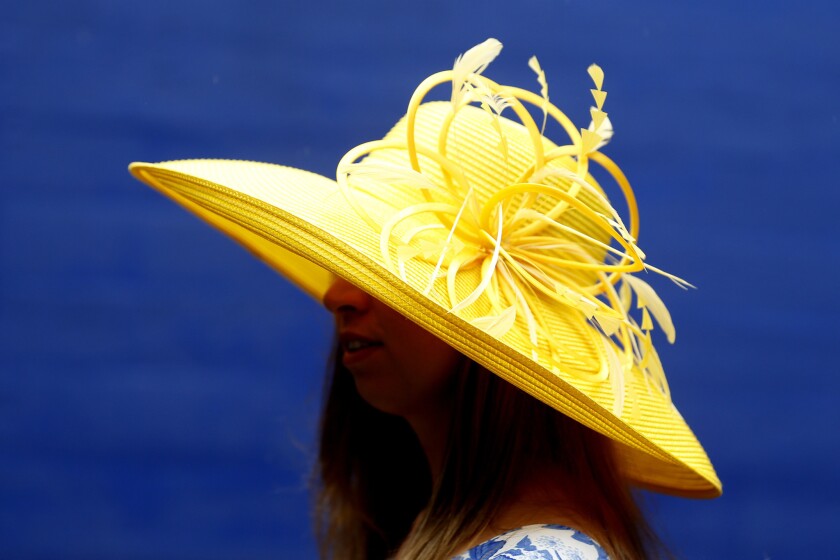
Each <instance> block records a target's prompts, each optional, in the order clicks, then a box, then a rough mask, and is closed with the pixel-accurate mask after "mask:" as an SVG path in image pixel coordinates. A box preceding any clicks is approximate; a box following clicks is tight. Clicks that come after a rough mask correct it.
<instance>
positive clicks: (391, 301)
mask: <svg viewBox="0 0 840 560" xmlns="http://www.w3.org/2000/svg"><path fill="white" fill-rule="evenodd" d="M129 169H130V171H131V173H132V174H133V175H134V176H135V177H136V178H137V179H139V180H140V181H142V182H144V183H147V184H149V185H150V186H152V187H154V188H155V189H157V190H159V191H160V192H162V193H163V194H165V195H166V196H168V197H170V198H172V199H173V200H175V201H176V202H177V203H179V204H181V205H182V206H184V207H185V208H187V209H188V210H190V211H191V212H193V213H195V214H197V215H198V216H200V217H201V218H203V219H204V220H206V221H207V222H209V223H210V224H212V225H213V226H215V227H216V228H218V229H220V230H221V231H223V232H225V233H227V234H228V235H230V236H231V237H233V238H234V239H235V240H237V241H238V242H239V243H241V244H242V245H243V246H245V247H246V248H247V249H248V250H250V251H251V252H252V253H253V254H255V255H256V256H257V257H258V258H260V259H262V260H263V261H265V262H266V263H267V264H268V265H269V266H271V267H272V268H274V269H275V270H277V271H278V272H280V273H281V274H282V275H284V276H285V277H287V278H288V279H289V280H290V281H292V282H293V283H295V284H296V285H298V286H299V287H300V288H302V289H303V290H304V291H305V292H307V293H308V294H310V295H311V296H312V297H314V298H316V299H318V300H320V299H321V298H322V296H323V294H324V292H325V291H326V289H327V288H328V287H329V285H330V283H331V281H332V278H333V276H332V275H336V276H339V277H341V278H344V279H345V280H347V281H348V282H351V283H352V284H354V285H356V286H358V287H359V288H360V289H362V290H364V291H366V292H367V293H370V294H373V295H375V297H376V298H377V299H379V300H381V301H382V302H383V303H385V304H386V305H389V306H390V307H392V308H393V309H395V310H396V311H398V312H400V313H401V314H403V315H405V316H406V317H408V318H410V319H411V320H412V321H414V322H416V323H417V324H418V325H420V326H421V327H422V328H424V329H426V330H427V331H429V332H431V333H432V334H434V335H436V336H437V337H439V338H440V339H441V340H443V341H445V342H446V343H448V344H449V345H451V346H452V347H453V348H455V349H457V350H458V351H460V352H462V353H463V354H464V355H466V356H468V357H469V358H471V359H473V360H475V361H476V362H477V363H479V364H481V365H483V366H484V367H486V368H488V369H489V370H491V371H493V372H494V373H496V374H497V375H499V376H500V377H502V378H503V379H505V380H506V381H508V382H510V383H512V384H513V385H515V386H516V387H518V388H520V389H522V390H524V391H526V392H527V393H529V394H531V395H532V396H534V397H536V398H538V399H539V400H541V401H543V402H545V403H546V404H548V405H549V406H552V407H553V408H555V409H557V410H559V411H560V412H562V413H564V414H566V415H568V416H569V417H571V418H573V419H575V420H577V421H579V422H581V423H583V424H584V425H586V426H589V427H590V428H592V429H594V430H596V431H598V432H600V433H602V434H604V435H606V436H608V437H610V438H611V439H613V440H614V441H616V442H618V444H619V455H620V462H621V466H622V468H623V470H624V472H625V474H626V476H627V477H628V478H630V479H631V480H633V481H634V482H635V483H636V484H638V485H639V486H642V487H646V488H649V489H652V490H656V491H659V492H665V493H670V494H675V495H680V496H686V497H695V498H712V497H716V496H719V495H720V493H721V483H720V481H719V479H718V478H717V476H716V474H715V472H714V469H713V468H712V466H711V464H710V462H709V460H708V457H707V456H706V453H705V452H704V451H703V448H702V447H701V446H700V444H699V442H698V441H697V439H696V438H695V436H694V434H693V433H692V432H691V430H690V428H689V427H688V426H687V425H686V423H685V422H684V421H683V419H682V417H681V416H680V414H679V413H678V412H677V410H676V409H675V408H674V407H673V405H672V404H671V403H670V400H667V399H663V398H661V397H660V396H658V395H656V394H651V391H650V388H645V387H637V388H635V389H634V394H636V395H637V400H638V402H637V404H636V406H634V408H633V410H628V411H627V414H628V415H629V416H631V417H632V418H630V419H629V420H627V419H622V418H618V417H616V416H615V415H614V414H613V413H612V411H611V410H610V409H609V407H607V406H605V405H603V404H601V403H599V402H598V401H597V400H595V399H594V398H592V397H590V396H589V395H588V394H587V393H589V394H595V393H597V391H596V390H594V388H593V390H592V391H589V390H586V391H585V390H582V389H581V386H582V385H581V381H580V380H567V379H564V378H563V376H561V375H558V374H557V373H555V372H552V371H549V370H548V369H546V368H544V367H542V366H540V365H539V364H537V363H536V362H534V361H532V360H530V359H527V357H525V356H523V355H522V353H520V352H518V351H516V350H515V349H513V348H511V347H510V346H508V345H506V344H504V343H503V342H501V341H500V340H498V339H496V338H494V337H492V336H490V335H489V334H487V333H486V332H484V331H483V330H481V329H479V328H477V327H475V326H473V325H472V324H470V323H469V322H468V321H466V320H464V319H462V318H460V317H459V316H457V315H456V314H454V313H451V312H450V311H449V310H448V309H447V308H445V307H443V306H441V305H439V304H438V303H436V302H435V301H433V300H432V299H430V298H429V297H427V296H425V295H423V293H421V292H420V291H418V290H416V289H415V288H413V287H411V286H410V285H408V284H407V283H405V282H403V281H401V280H400V278H398V277H397V276H395V275H394V274H393V273H392V272H390V271H389V270H387V269H386V268H385V267H383V266H382V265H381V264H380V263H379V262H377V261H376V259H375V258H373V257H372V255H375V254H376V247H377V244H378V240H377V239H376V237H377V236H376V234H375V233H374V232H371V231H366V225H365V224H364V223H363V222H362V221H361V220H355V221H354V220H348V219H346V214H347V211H346V205H345V204H344V203H343V201H342V194H341V192H340V191H339V189H338V186H337V184H336V182H335V181H332V180H331V179H328V178H325V177H323V176H320V175H317V174H314V173H310V172H307V171H302V170H299V169H294V168H289V167H283V166H279V165H272V164H266V163H256V162H246V161H232V160H182V161H171V162H164V163H158V164H151V163H133V164H131V166H130V167H129ZM339 215H340V216H342V219H337V216H339ZM372 247H373V248H372ZM573 381H574V382H573ZM631 424H632V425H631Z"/></svg>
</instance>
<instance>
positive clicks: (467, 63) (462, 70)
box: [452, 39, 502, 110]
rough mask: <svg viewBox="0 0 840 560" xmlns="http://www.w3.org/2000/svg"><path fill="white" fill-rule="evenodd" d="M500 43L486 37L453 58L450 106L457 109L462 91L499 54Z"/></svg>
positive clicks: (468, 86)
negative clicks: (481, 41)
mask: <svg viewBox="0 0 840 560" xmlns="http://www.w3.org/2000/svg"><path fill="white" fill-rule="evenodd" d="M501 51H502V44H501V43H500V42H499V41H497V40H496V39H487V40H486V41H484V42H483V43H481V44H479V45H476V46H474V47H473V48H471V49H470V50H468V51H467V52H465V53H464V54H462V55H461V56H459V57H458V58H457V59H456V60H455V64H454V65H453V66H452V107H453V108H454V109H456V110H457V109H459V108H460V107H461V102H462V100H463V96H464V92H465V91H467V90H468V89H469V88H470V87H471V83H472V78H473V77H474V76H476V75H479V74H481V73H482V72H484V69H485V68H487V66H488V65H489V64H490V63H491V62H493V60H494V59H495V58H496V57H497V56H499V53H500V52H501Z"/></svg>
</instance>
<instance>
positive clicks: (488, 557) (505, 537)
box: [452, 525, 609, 560]
mask: <svg viewBox="0 0 840 560" xmlns="http://www.w3.org/2000/svg"><path fill="white" fill-rule="evenodd" d="M452 560H609V557H608V556H607V553H606V552H605V551H604V549H603V548H601V546H600V545H599V544H598V543H596V542H595V541H594V540H592V538H591V537H589V536H588V535H586V534H584V533H581V532H580V531H577V530H575V529H571V528H569V527H565V526H563V525H526V526H525V527H520V528H519V529H513V530H511V531H508V532H506V533H502V534H501V535H498V536H496V537H493V538H492V539H490V540H489V541H485V542H483V543H481V544H480V545H478V546H474V547H473V548H471V549H469V550H468V551H466V552H465V553H463V554H460V555H458V556H456V557H454V558H453V559H452Z"/></svg>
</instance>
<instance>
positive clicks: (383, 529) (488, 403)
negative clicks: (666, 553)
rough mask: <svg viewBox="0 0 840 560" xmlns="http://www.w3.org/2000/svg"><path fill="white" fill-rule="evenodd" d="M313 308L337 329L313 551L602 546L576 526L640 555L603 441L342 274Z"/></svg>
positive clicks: (381, 554)
mask: <svg viewBox="0 0 840 560" xmlns="http://www.w3.org/2000/svg"><path fill="white" fill-rule="evenodd" d="M324 304H325V305H326V307H327V309H329V310H330V312H332V313H333V314H334V315H335V318H336V325H337V329H338V338H339V347H338V352H337V354H336V363H335V370H334V374H333V378H332V384H331V386H330V388H329V396H328V401H327V405H326V410H325V415H324V420H323V432H322V439H321V462H320V473H319V475H320V479H321V481H322V483H323V486H322V489H321V496H320V503H319V506H320V512H321V513H322V515H323V519H321V521H322V523H323V524H324V526H323V527H322V537H323V538H322V539H321V543H322V547H323V549H324V550H323V552H324V556H325V557H330V556H332V555H333V554H334V556H335V557H336V558H385V557H387V554H388V553H389V552H391V551H394V550H397V549H398V548H399V549H400V553H399V554H398V555H397V556H398V557H402V558H448V557H451V556H453V555H454V553H455V552H460V551H463V550H466V549H467V548H470V547H473V546H476V545H477V548H475V549H473V555H472V556H470V553H466V556H464V558H489V557H490V556H486V555H483V553H484V551H487V552H492V551H494V550H495V551H497V552H498V549H500V548H501V547H502V546H503V545H504V544H507V541H508V540H509V541H511V542H510V544H509V545H508V546H507V547H506V548H505V551H506V552H507V553H508V554H510V553H511V550H512V549H514V547H516V545H518V544H520V542H521V541H522V540H523V539H524V538H526V537H529V540H530V541H538V544H534V543H533V542H532V543H531V546H538V547H542V546H549V547H552V548H551V550H555V549H556V550H557V551H560V549H559V548H556V547H558V546H563V547H568V548H569V549H570V550H567V552H570V551H572V550H575V551H578V550H579V551H580V552H582V553H585V552H587V551H588V552H599V551H602V549H601V548H600V546H598V545H595V544H594V543H593V542H592V541H591V540H589V539H587V538H586V537H585V535H593V536H595V535H597V542H599V543H601V544H603V545H604V546H605V547H606V548H607V549H609V550H611V551H612V554H611V555H610V557H611V558H647V557H650V555H649V553H650V552H652V551H647V553H646V550H645V548H646V547H647V546H649V545H650V546H655V544H656V542H655V539H654V538H653V534H652V533H651V531H650V530H649V529H648V527H647V526H646V524H645V523H644V518H643V517H642V516H641V514H640V512H639V510H638V508H637V507H636V506H635V503H634V502H633V499H632V496H631V495H630V493H629V491H628V488H627V484H626V481H624V480H622V479H621V478H620V477H618V476H616V474H617V472H616V465H615V461H614V458H613V456H612V449H611V447H610V444H609V443H608V441H607V440H606V439H605V438H603V437H602V436H599V435H598V434H597V433H595V432H593V431H592V430H589V429H587V428H585V427H583V426H582V425H581V424H579V423H577V422H574V421H572V420H570V419H568V418H567V417H566V416H564V415H562V414H559V413H557V412H556V411H554V410H553V409H551V408H549V407H547V406H545V405H543V404H542V403H540V402H539V401H537V400H536V399H534V398H532V397H530V396H528V395H526V394H525V393H523V392H521V391H519V390H518V389H516V388H514V387H513V386H511V385H510V384H508V383H506V382H504V381H502V380H501V379H499V378H498V377H496V376H493V375H492V374H491V373H489V372H488V371H486V370H484V369H482V368H480V367H479V366H477V365H476V364H475V363H474V362H470V361H469V360H467V359H466V358H465V357H464V356H462V355H461V354H459V353H457V352H456V351H454V350H453V349H452V348H451V347H449V346H448V345H446V344H444V343H443V342H441V341H440V340H439V339H437V338H436V337H434V336H432V335H430V334H429V333H427V332H426V331H424V330H423V329H421V328H420V327H418V326H416V325H415V324H414V323H411V322H410V321H408V320H407V319H405V318H404V317H403V316H402V315H400V314H399V313H397V312H396V311H393V310H392V309H390V308H388V307H387V306H385V305H384V304H382V303H381V302H379V301H377V300H376V299H374V298H372V297H371V296H369V295H368V294H366V293H364V292H363V291H361V290H359V289H358V288H356V287H354V286H353V285H352V284H350V283H348V282H346V281H344V280H336V281H335V282H334V283H333V284H332V286H331V287H330V288H329V290H327V293H326V295H325V296H324ZM415 436H416V437H415ZM395 473H398V474H395ZM430 497H431V499H430ZM543 524H553V525H559V526H562V528H561V527H548V528H546V527H542V525H543ZM412 526H413V528H412ZM523 527H525V528H526V530H524V531H519V532H517V533H516V534H515V535H509V536H508V537H509V538H506V537H503V538H496V539H492V538H493V537H496V536H497V535H499V534H504V532H505V530H508V529H517V528H523ZM568 528H574V529H576V530H579V532H578V533H577V534H576V533H575V532H573V531H571V530H568ZM540 537H542V541H548V542H542V543H539V539H540ZM401 544H402V546H401V547H400V545H401ZM523 546H524V545H523ZM540 549H541V548H540ZM546 550H549V549H548V548H546ZM494 557H495V556H494ZM535 557H536V556H535ZM582 557H587V556H582ZM598 557H600V556H593V558H598ZM459 558H460V557H459Z"/></svg>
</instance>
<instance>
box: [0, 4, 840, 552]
mask: <svg viewBox="0 0 840 560" xmlns="http://www.w3.org/2000/svg"><path fill="white" fill-rule="evenodd" d="M7 4H8V5H6V6H4V8H3V13H2V16H0V118H1V119H2V120H1V121H0V169H2V174H1V175H0V176H1V177H2V185H0V371H2V374H1V375H0V558H20V559H34V558H69V559H77V558H78V559H83V558H84V559H95V558H129V559H141V558H144V559H145V558H148V559H151V558H214V559H215V558H219V559H222V558H310V557H313V556H314V544H313V540H312V537H311V535H310V529H309V518H308V513H307V511H308V510H307V504H308V499H309V497H308V494H307V484H308V480H307V476H308V475H307V471H308V468H309V465H310V464H311V462H312V457H313V453H314V451H313V444H312V437H313V433H314V426H315V423H316V418H317V410H318V406H319V402H320V398H321V397H320V384H321V377H322V371H323V366H324V358H323V356H324V353H325V351H326V348H327V347H328V345H329V337H330V335H329V333H330V321H329V317H327V316H326V314H325V312H323V311H322V310H321V309H320V308H319V305H318V304H317V303H315V302H313V301H310V300H308V299H307V298H306V297H305V296H303V295H301V294H299V293H297V292H296V291H295V290H294V289H293V288H292V287H290V286H289V285H287V284H286V283H285V282H283V281H281V280H280V279H278V278H277V276H276V275H275V274H274V273H272V272H271V271H270V270H268V269H267V268H266V267H264V266H263V265H261V264H260V263H258V262H256V261H254V260H253V259H252V258H251V257H250V256H249V255H248V254H247V253H246V252H244V251H242V250H241V249H239V248H238V247H237V246H236V245H235V244H234V243H232V242H231V241H229V240H228V239H227V238H225V237H224V236H222V235H221V234H219V233H217V232H215V231H214V230H212V229H211V228H209V227H208V226H205V225H204V224H203V223H202V222H200V221H199V220H197V219H195V218H193V217H192V216H190V215H188V214H186V213H185V212H183V211H182V210H181V209H180V208H178V207H176V206H175V205H173V204H171V203H169V202H168V201H166V200H164V199H163V198H162V197H160V196H159V195H157V194H156V193H154V192H152V191H151V190H150V189H148V188H146V187H144V186H143V185H141V184H139V183H137V182H136V181H134V180H133V179H131V178H130V176H129V175H128V173H127V171H126V165H127V164H128V163H129V162H130V161H134V160H141V161H143V160H145V161H161V160H166V159H178V158H188V157H227V158H242V159H254V160H262V161H271V162H276V163H282V164H286V165H292V166H295V167H300V168H305V169H309V170H312V171H316V172H320V173H322V174H324V175H327V176H332V175H333V174H334V166H335V164H336V162H337V161H338V159H339V157H340V156H341V155H343V153H344V152H345V151H346V150H347V149H349V148H350V147H352V146H355V145H356V144H359V143H361V142H363V141H366V140H370V139H375V138H378V137H381V136H382V135H383V134H384V133H385V132H386V131H387V129H388V128H389V127H390V126H391V125H392V124H393V123H394V122H395V121H396V120H397V119H398V118H399V117H400V116H401V115H402V114H403V112H404V109H405V106H406V104H407V102H408V98H409V96H410V95H411V92H412V91H413V90H414V88H415V86H416V85H417V84H418V83H419V81H420V80H421V79H422V78H424V77H425V76H427V75H429V74H431V73H432V72H435V71H437V70H441V69H445V68H447V67H449V66H450V65H451V63H452V61H453V59H454V58H455V56H456V55H457V54H458V53H460V52H463V51H464V50H465V49H467V48H469V47H470V46H472V45H474V44H476V43H478V42H480V41H482V40H484V39H485V38H487V37H488V36H495V37H497V38H499V39H500V40H501V41H502V42H503V43H505V49H504V51H503V52H502V55H501V57H500V58H499V59H497V61H496V62H495V63H494V64H493V65H492V66H491V67H490V70H489V71H488V75H490V76H491V77H493V78H495V79H497V80H501V81H503V82H505V83H513V84H518V85H523V86H526V87H529V88H532V89H536V88H537V87H538V86H537V84H536V81H535V79H534V76H533V73H532V72H531V71H530V70H529V69H528V67H527V60H528V58H529V57H530V55H531V54H537V55H538V56H539V58H540V61H541V63H542V66H543V68H544V69H545V70H546V72H547V75H548V80H549V84H550V88H551V89H550V93H551V97H552V100H553V101H554V102H555V103H557V104H558V105H560V106H561V107H562V108H563V109H564V110H566V111H567V112H568V113H569V114H570V115H571V116H572V117H573V118H574V119H575V120H577V121H578V123H579V124H586V123H588V120H589V119H588V116H587V108H588V105H589V102H590V101H589V94H588V91H587V90H588V88H589V87H590V85H589V78H588V77H587V76H586V73H585V70H586V67H587V66H588V65H589V64H590V63H592V62H598V63H599V64H600V65H601V66H602V67H603V68H604V69H605V71H606V81H605V89H606V90H607V91H608V92H609V97H608V99H607V103H606V110H607V111H608V112H609V113H610V117H611V118H612V120H613V123H614V124H615V127H616V131H617V132H616V136H615V138H614V140H613V142H612V144H611V145H610V146H609V147H608V148H607V149H606V150H605V151H606V153H607V154H609V155H610V156H611V157H613V158H614V159H616V160H617V161H618V162H619V163H620V164H621V165H622V167H623V169H624V170H625V172H627V173H628V175H629V177H630V179H631V181H632V183H633V184H634V186H635V188H636V190H637V193H638V197H639V201H640V205H641V212H642V229H641V236H640V241H641V245H642V247H644V249H645V251H646V252H647V253H648V256H649V257H650V261H651V262H652V263H654V264H656V265H658V266H661V267H663V268H665V269H666V270H669V271H671V272H674V273H676V274H679V275H680V276H682V277H684V278H686V279H688V280H690V281H691V282H693V283H694V284H696V285H697V286H698V287H699V289H698V290H696V291H691V292H682V291H680V290H678V289H676V288H673V287H671V286H670V284H669V283H667V282H664V283H659V284H657V287H658V288H659V291H660V293H661V294H662V295H663V297H664V299H665V300H666V302H667V303H668V305H669V308H670V309H671V312H672V314H673V316H674V318H675V321H676V324H677V330H678V341H677V344H676V345H675V346H674V347H668V345H667V344H666V343H664V341H663V340H660V342H659V346H660V347H661V354H662V357H663V360H664V362H665V365H666V369H667V371H668V372H669V378H670V381H671V384H672V390H673V393H674V396H675V400H676V402H677V404H678V405H679V406H680V409H681V411H682V412H683V414H684V416H685V417H686V418H687V419H688V420H689V422H690V423H691V425H692V426H693V428H694V429H695V431H696V432H697V434H698V436H699V437H700V439H701V441H703V442H704V444H705V446H706V447H707V450H708V452H709V454H710V456H711V457H712V459H713V461H714V463H715V465H716V466H717V468H718V471H719V474H720V476H721V478H722V479H723V481H724V487H725V488H724V496H723V497H722V498H720V499H718V500H712V501H689V500H679V499H673V498H663V497H657V496H651V497H650V498H649V500H648V501H649V502H650V503H649V505H650V507H651V510H652V517H653V519H654V522H655V523H656V524H657V526H658V527H659V528H660V530H661V531H662V533H663V535H664V536H665V538H666V540H667V541H668V542H669V543H670V544H671V545H672V547H673V548H674V550H675V551H676V552H677V553H678V554H679V555H680V556H681V557H684V558H755V559H764V558H780V559H781V558H801V557H804V556H806V555H807V556H809V557H819V558H825V557H831V556H832V555H833V554H835V550H836V543H835V542H834V540H835V539H833V538H826V537H829V536H831V535H836V530H837V527H838V526H840V468H838V454H840V447H838V439H839V438H838V435H837V431H838V428H840V412H838V396H840V376H839V375H838V373H840V368H838V365H837V359H836V356H835V355H834V353H835V350H836V348H837V346H838V343H840V336H838V331H839V330H838V326H837V321H838V318H840V298H838V295H837V273H838V257H840V251H838V249H837V245H836V238H837V234H838V233H840V228H838V225H837V219H836V216H837V209H838V207H840V190H838V185H837V177H838V171H840V170H839V169H838V162H837V160H838V147H840V142H838V129H840V125H838V108H837V102H838V100H840V95H838V93H840V88H838V86H840V47H839V46H838V40H837V38H836V28H837V25H838V22H840V18H838V15H840V14H839V13H838V12H839V11H840V10H838V8H837V4H836V3H835V2H828V1H814V2H796V3H791V2H779V1H769V2H762V3H757V2H756V3H747V2H729V1H723V0H714V1H709V2H703V3H690V4H689V3H686V4H682V3H673V2H618V1H600V0H597V1H596V0H592V1H586V2H584V1H579V0H569V1H565V2H560V1H538V0H520V1H519V2H505V3H503V2H499V1H495V0H491V1H485V2H455V1H451V0H450V1H445V2H444V1H437V0H431V1H424V2H417V3H411V4H406V5H402V3H401V2H394V1H391V2H388V1H378V2H368V3H365V2H321V1H316V0H313V1H309V2H300V3H291V2H270V1H267V0H244V1H243V0H240V1H233V0H219V1H202V2H199V1H176V0H169V1H160V0H147V1H146V2H142V3H140V2H132V3H129V2H118V1H113V2H107V1H93V0H86V1H68V2H50V3H47V2H38V1H35V2H15V3H7ZM805 550H809V551H810V554H806V553H805V552H804V551H805Z"/></svg>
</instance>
